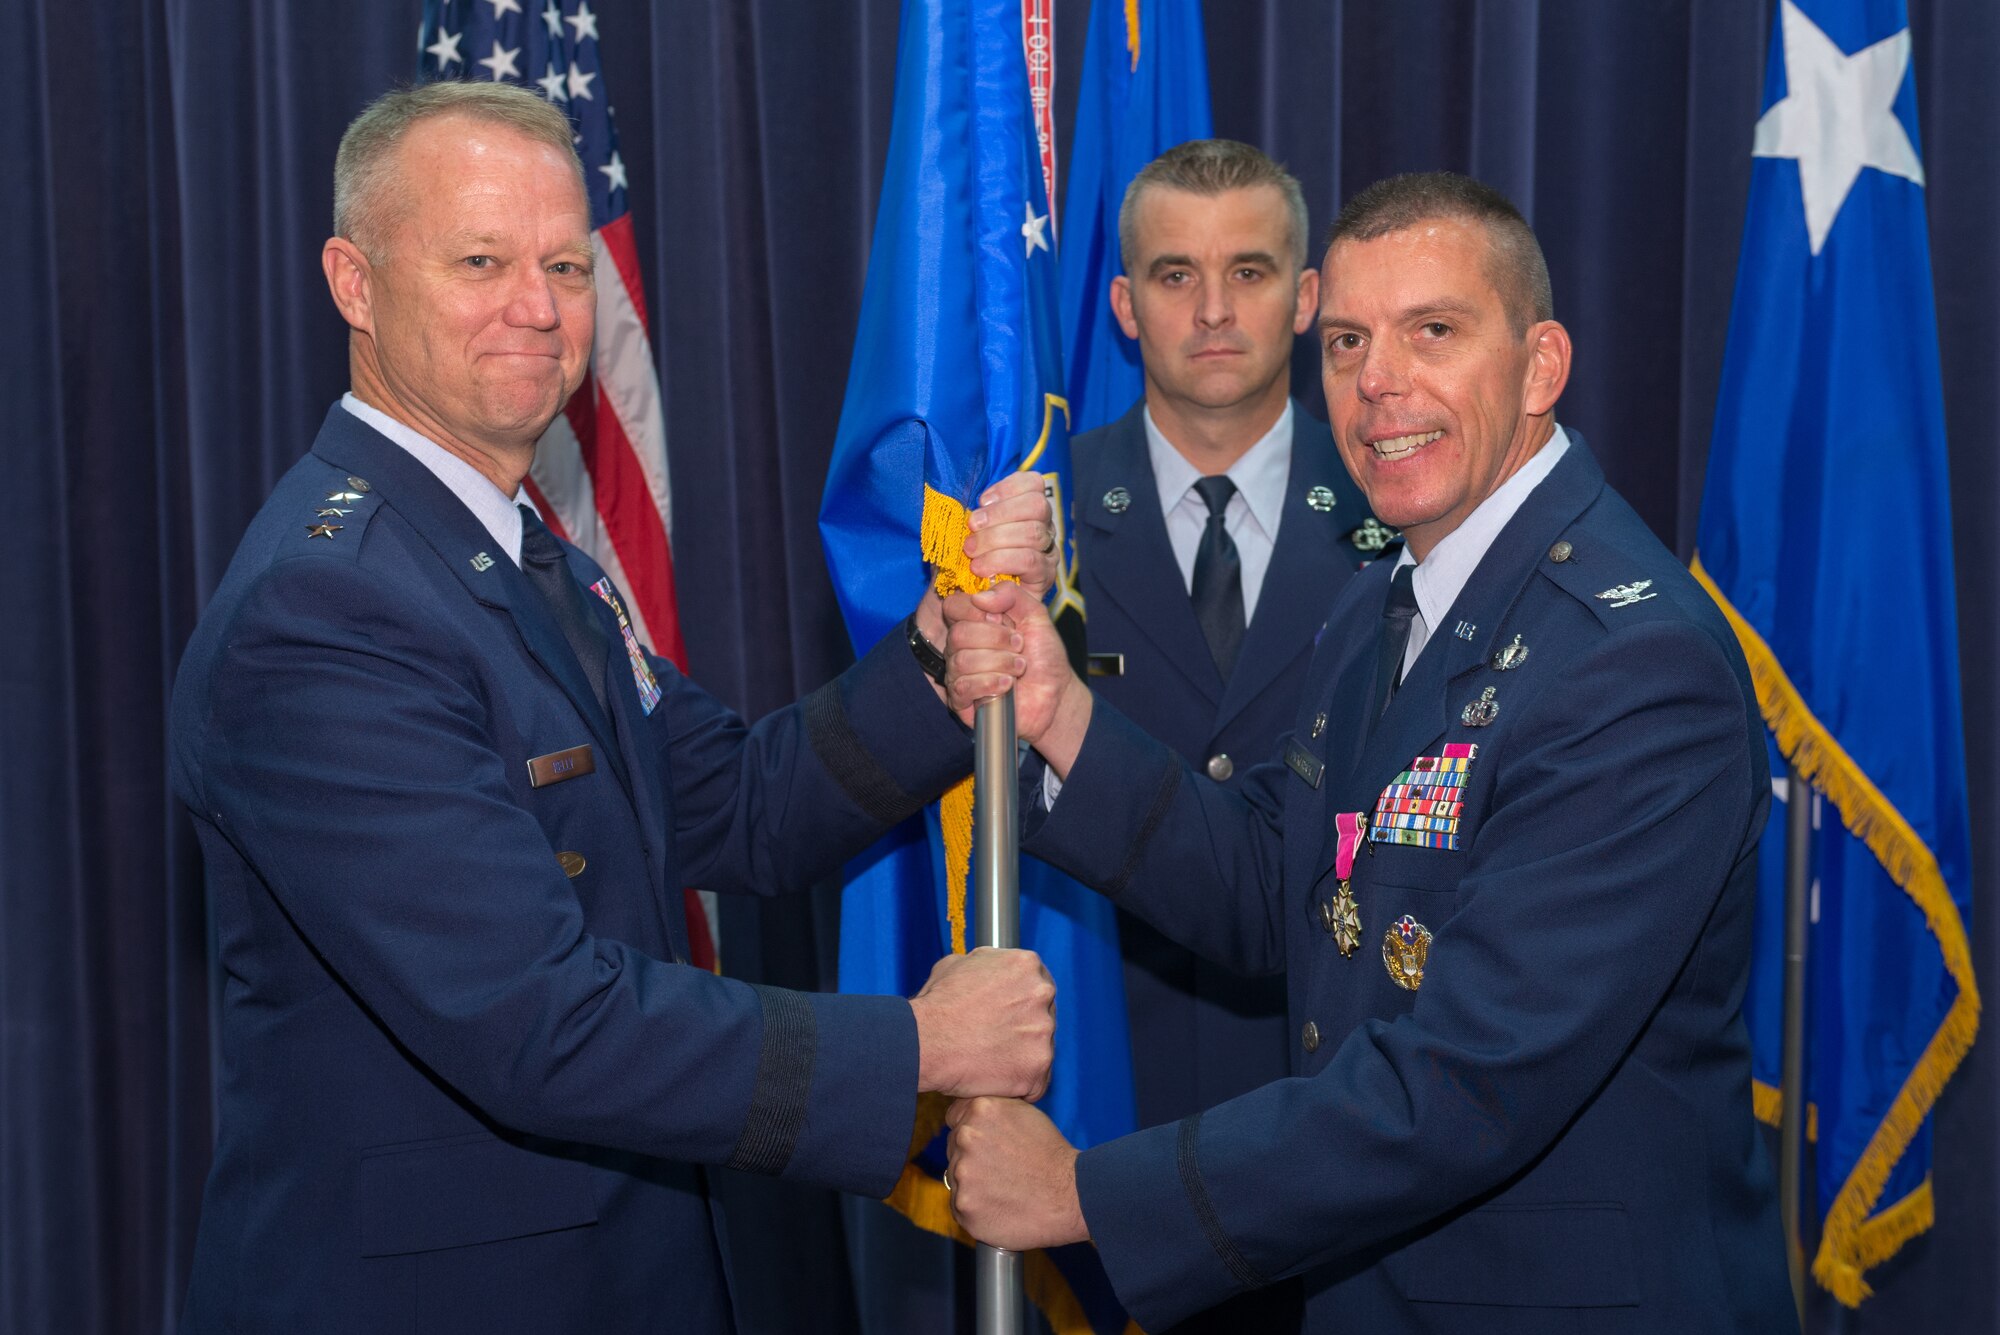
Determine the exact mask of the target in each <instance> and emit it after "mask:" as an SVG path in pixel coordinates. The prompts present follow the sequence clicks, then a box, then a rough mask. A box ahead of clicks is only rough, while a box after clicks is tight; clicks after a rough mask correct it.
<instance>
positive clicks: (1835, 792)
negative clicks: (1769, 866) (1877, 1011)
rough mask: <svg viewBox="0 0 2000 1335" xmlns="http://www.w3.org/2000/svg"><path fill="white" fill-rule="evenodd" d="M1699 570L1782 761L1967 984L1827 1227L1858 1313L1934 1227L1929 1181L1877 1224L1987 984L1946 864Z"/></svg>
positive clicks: (1826, 1272)
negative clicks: (1897, 891)
mask: <svg viewBox="0 0 2000 1335" xmlns="http://www.w3.org/2000/svg"><path fill="white" fill-rule="evenodd" d="M1693 570H1694V577H1695V578H1696V579H1697V580H1699V581H1700V582H1701V586H1702V587H1703V588H1704V589H1707V590H1708V594H1709V596H1710V597H1711V598H1713V599H1715V604H1716V606H1717V607H1720V608H1721V609H1722V614H1723V615H1724V616H1725V617H1727V618H1728V619H1729V625H1730V628H1731V629H1732V630H1734V631H1735V632H1736V639H1737V641H1738V643H1740V644H1741V645H1742V646H1743V656H1744V658H1745V659H1747V660H1748V661H1749V664H1750V680H1751V683H1752V684H1753V685H1754V686H1755V687H1756V689H1757V704H1758V707H1759V708H1760V709H1761V710H1762V712H1763V715H1764V722H1765V724H1766V725H1767V726H1768V727H1769V728H1770V729H1771V733H1772V735H1773V736H1774V737H1775V738H1776V739H1777V743H1778V750H1779V752H1780V753H1782V754H1783V755H1784V756H1785V758H1786V759H1787V760H1789V761H1790V762H1791V763H1792V764H1793V765H1795V766H1797V767H1798V770H1799V773H1801V774H1803V775H1804V776H1805V777H1806V779H1807V781H1809V782H1810V783H1811V784H1812V786H1813V787H1814V789H1816V790H1817V791H1818V792H1819V793H1820V794H1821V795H1822V796H1824V797H1825V798H1826V799H1827V800H1828V801H1829V802H1831V803H1832V804H1833V806H1834V809H1835V810H1837V811H1839V812H1840V819H1841V823H1842V824H1843V825H1845V826H1846V827H1847V829H1848V831H1849V832H1850V833H1851V834H1853V835H1854V837H1855V838H1857V839H1859V840H1861V841H1862V842H1863V843H1865V844H1867V845H1868V850H1869V852H1871V853H1873V854H1874V855H1875V857H1876V860H1877V861H1879V862H1880V863H1881V864H1882V867H1883V869H1884V870H1885V871H1887V872H1888V873H1889V877H1890V879H1891V880H1893V881H1895V883H1896V884H1897V885H1898V886H1900V887H1902V889H1903V892H1904V893H1905V894H1907V895H1908V896H1909V897H1910V899H1911V901H1912V902H1913V903H1915V904H1916V906H1917V907H1918V909H1920V910H1922V912H1923V915H1924V921H1925V923H1926V924H1927V925H1928V926H1929V927H1930V931H1931V935H1932V936H1933V937H1935V938H1936V939H1937V943H1938V950H1939V952H1940V954H1942V955H1943V957H1944V966H1945V969H1946V971H1947V972H1948V973H1950V974H1951V977H1952V981H1953V982H1955V983H1956V984H1957V985H1958V996H1957V997H1956V998H1955V999H1954V1000H1953V1001H1952V1004H1951V1009H1950V1010H1949V1011H1947V1012H1945V1017H1944V1021H1943V1023H1941V1024H1940V1025H1939V1026H1938V1029H1937V1032H1936V1033H1934V1034H1932V1035H1931V1039H1930V1042H1929V1043H1928V1044H1926V1045H1925V1047H1924V1052H1923V1055H1922V1056H1921V1057H1919V1058H1918V1059H1917V1064H1916V1065H1915V1066H1914V1067H1912V1068H1911V1070H1910V1074H1909V1076H1908V1078H1907V1079H1905V1080H1904V1082H1903V1087H1902V1089H1900V1090H1898V1091H1897V1093H1896V1098H1895V1100H1894V1102H1892V1103H1891V1104H1890V1105H1889V1111H1888V1113H1887V1114H1886V1115H1885V1116H1884V1117H1883V1118H1882V1122H1881V1124H1880V1125H1878V1126H1877V1127H1876V1128H1875V1133H1874V1134H1873V1135H1872V1136H1870V1137H1869V1139H1868V1144H1867V1146H1866V1147H1864V1148H1863V1149H1862V1151H1861V1156H1860V1158H1858V1159H1856V1160H1855V1163H1854V1170H1853V1171H1852V1172H1851V1173H1849V1174H1848V1177H1847V1181H1845V1182H1843V1183H1841V1185H1840V1190H1839V1191H1838V1192H1836V1193H1835V1194H1834V1198H1833V1204H1832V1205H1831V1206H1830V1207H1828V1209H1827V1212H1826V1221H1825V1223H1824V1224H1823V1225H1822V1227H1821V1231H1820V1244H1819V1254H1818V1255H1817V1256H1815V1257H1814V1258H1813V1278H1814V1279H1816V1280H1818V1281H1819V1282H1820V1285H1821V1286H1822V1287H1823V1288H1825V1289H1826V1291H1827V1292H1829V1293H1831V1294H1832V1295H1833V1296H1834V1297H1835V1298H1838V1299H1839V1300H1840V1301H1841V1302H1843V1303H1845V1304H1846V1305H1847V1306H1849V1307H1856V1306H1859V1305H1860V1303H1861V1300H1862V1299H1863V1298H1866V1297H1867V1296H1868V1295H1869V1294H1870V1293H1872V1292H1873V1290H1872V1289H1870V1288H1869V1287H1868V1283H1867V1281H1866V1280H1865V1279H1863V1278H1862V1275H1863V1272H1865V1271H1866V1270H1868V1269H1869V1268H1870V1267H1871V1266H1876V1265H1880V1264H1881V1263H1882V1262H1883V1261H1886V1260H1888V1259H1889V1258H1890V1257H1891V1256H1894V1255H1895V1254H1896V1251H1897V1249H1898V1248H1900V1247H1901V1246H1902V1245H1903V1244H1904V1243H1905V1242H1908V1241H1909V1240H1910V1239H1911V1238H1913V1237H1915V1236H1916V1235H1917V1234H1919V1233H1922V1232H1923V1231H1924V1230H1925V1229H1927V1228H1929V1227H1930V1226H1931V1221H1932V1219H1933V1218H1934V1215H1935V1212H1934V1208H1933V1205H1932V1202H1931V1195H1930V1190H1929V1185H1930V1183H1929V1179H1928V1178H1926V1179H1925V1182H1924V1185H1923V1186H1922V1187H1919V1188H1918V1189H1917V1190H1916V1191H1913V1192H1911V1193H1910V1194H1909V1195H1908V1196H1905V1197H1904V1198H1903V1199H1902V1200H1900V1201H1898V1202H1896V1204H1894V1205H1892V1206H1890V1207H1889V1208H1888V1209H1886V1210H1884V1211H1882V1212H1881V1213H1880V1214H1878V1215H1876V1216H1875V1217H1874V1218H1873V1219H1871V1218H1869V1217H1868V1216H1869V1212H1870V1211H1871V1210H1873V1209H1874V1208H1875V1206H1876V1204H1877V1203H1878V1202H1879V1201H1880V1200H1881V1199H1882V1192H1883V1190H1884V1189H1885V1188H1886V1187H1887V1186H1888V1182H1889V1172H1890V1170H1891V1169H1893V1168H1894V1167H1895V1166H1896V1163H1897V1161H1898V1160H1900V1159H1901V1158H1902V1157H1903V1152H1904V1151H1905V1150H1907V1149H1908V1148H1909V1147H1910V1141H1911V1140H1913V1139H1915V1137H1916V1134H1917V1132H1918V1130H1920V1129H1921V1128H1922V1126H1923V1124H1924V1119H1925V1118H1926V1117H1928V1116H1929V1115H1930V1111H1931V1107H1932V1105H1933V1104H1935V1103H1936V1102H1937V1096H1938V1094H1939V1093H1940V1092H1941V1091H1942V1090H1943V1089H1944V1087H1945V1084H1946V1082H1948V1081H1949V1080H1950V1079H1951V1077H1952V1073H1953V1072H1954V1071H1956V1070H1957V1069H1958V1064H1959V1062H1961V1061H1963V1060H1964V1058H1965V1054H1966V1052H1967V1051H1968V1050H1969V1049H1970V1048H1971V1047H1972V1040H1973V1038H1974V1037H1975V1036H1976V1035H1977V1034H1978V1032H1979V986H1978V983H1977V982H1976V980H1975V979H1974V978H1973V976H1972V952H1971V950H1970V948H1969V947H1968V945H1967V943H1966V939H1965V922H1964V920H1963V919H1962V918H1960V917H1959V913H1958V906H1957V905H1956V904H1954V903H1952V899H1951V890H1950V888H1949V887H1948V886H1946V885H1945V882H1944V875H1943V873H1942V872H1940V871H1939V869H1938V861H1937V855H1936V854H1934V853H1933V852H1931V850H1930V848H1929V846H1928V845H1926V844H1925V843H1924V841H1923V839H1922V838H1921V837H1919V836H1918V834H1917V832H1916V831H1915V830H1913V829H1911V828H1910V823H1909V822H1908V821H1907V820H1905V819H1903V815H1902V813H1901V812H1899V811H1897V810H1896V808H1895V806H1894V804H1892V803H1891V802H1890V801H1889V799H1888V798H1887V797H1885V796H1884V795H1883V793H1882V791H1881V789H1879V788H1877V787H1876V786H1875V784H1874V782H1873V781H1872V780H1871V779H1869V777H1868V776H1867V775H1866V774H1865V773H1863V772H1862V769H1861V767H1860V766H1859V765H1858V764H1856V763H1855V761H1854V758H1853V757H1852V756H1850V755H1848V754H1847V751H1846V749H1845V748H1844V747H1842V746H1841V744H1840V743H1839V742H1838V741H1837V740H1835V738H1834V736H1833V734H1832V733H1830V732H1828V731H1827V730H1826V726H1825V725H1824V724H1822V723H1821V722H1820V721H1819V720H1818V719H1817V718H1815V717H1814V716H1813V713H1812V711H1811V710H1810V709H1809V708H1807V706H1806V702H1805V700H1804V698H1803V697H1802V696H1800V695H1799V692H1798V688H1797V687H1796V686H1794V685H1793V684H1792V680H1791V678H1790V677H1789V676H1788V675H1786V673H1785V669H1784V666H1783V665H1782V664H1781V663H1779V662H1778V656H1777V655H1776V654H1774V653H1772V652H1771V646H1769V645H1768V644H1766V643H1764V637H1763V636H1761V635H1759V634H1758V633H1757V631H1756V629H1755V628H1754V627H1753V626H1751V624H1750V623H1749V622H1748V621H1745V620H1744V619H1743V617H1742V615H1741V614H1740V613H1739V612H1737V610H1736V608H1735V607H1734V606H1732V605H1731V603H1730V601H1729V599H1728V598H1727V597H1725V596H1724V595H1723V593H1722V590H1721V589H1719V588H1717V587H1716V585H1715V581H1714V580H1713V579H1711V578H1709V574H1708V572H1707V571H1706V570H1704V569H1703V568H1702V564H1701V556H1700V554H1699V553H1697V554H1696V556H1695V559H1694V566H1693Z"/></svg>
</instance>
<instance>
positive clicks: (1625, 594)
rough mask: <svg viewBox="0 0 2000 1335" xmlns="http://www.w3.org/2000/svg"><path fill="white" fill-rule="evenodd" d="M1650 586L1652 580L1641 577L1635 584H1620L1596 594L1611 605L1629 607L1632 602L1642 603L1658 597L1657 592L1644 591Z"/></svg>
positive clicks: (1651, 585)
mask: <svg viewBox="0 0 2000 1335" xmlns="http://www.w3.org/2000/svg"><path fill="white" fill-rule="evenodd" d="M1652 587H1653V581H1652V580H1650V579H1642V580H1640V581H1639V582H1638V583H1636V584H1620V585H1618V586H1617V587H1616V588H1612V589H1606V590H1605V591H1604V592H1603V593H1600V594H1598V595H1597V596H1598V597H1600V598H1602V599H1604V600H1605V601H1606V602H1608V603H1610V604H1611V605H1612V606H1613V607H1630V606H1631V605H1632V604H1633V603H1643V602H1645V601H1646V600H1647V599H1648V598H1657V597H1659V596H1660V595H1659V594H1657V593H1647V592H1646V590H1648V589H1650V588H1652Z"/></svg>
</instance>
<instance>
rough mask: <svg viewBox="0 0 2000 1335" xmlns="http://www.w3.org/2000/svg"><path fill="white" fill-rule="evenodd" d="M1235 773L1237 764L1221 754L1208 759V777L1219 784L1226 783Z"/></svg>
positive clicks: (1218, 753)
mask: <svg viewBox="0 0 2000 1335" xmlns="http://www.w3.org/2000/svg"><path fill="white" fill-rule="evenodd" d="M1235 772H1236V762H1235V761H1233V760H1231V759H1230V758H1229V757H1228V756H1226V755H1223V754H1222V753H1221V752H1219V751H1218V752H1217V753H1216V754H1214V755H1212V756H1210V757H1209V758H1208V777H1209V778H1211V779H1214V780H1215V781H1216V782H1217V783H1222V782H1225V781H1226V780H1227V779H1228V778H1229V776H1230V775H1232V774H1234V773H1235Z"/></svg>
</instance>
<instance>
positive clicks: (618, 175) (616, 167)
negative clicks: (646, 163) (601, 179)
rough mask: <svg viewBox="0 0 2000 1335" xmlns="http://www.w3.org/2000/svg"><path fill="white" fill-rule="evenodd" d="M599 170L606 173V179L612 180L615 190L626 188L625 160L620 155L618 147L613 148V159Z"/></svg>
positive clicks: (612, 186)
mask: <svg viewBox="0 0 2000 1335" xmlns="http://www.w3.org/2000/svg"><path fill="white" fill-rule="evenodd" d="M597 170H599V171H601V172H603V173H604V175H605V179H607V180H609V181H610V182H611V188H612V189H613V190H623V189H625V160H624V159H623V158H621V157H619V156H618V152H617V150H616V149H613V150H612V153H611V161H610V162H607V163H606V164H605V165H604V166H602V167H599V168H598V169H597Z"/></svg>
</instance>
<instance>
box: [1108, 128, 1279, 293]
mask: <svg viewBox="0 0 2000 1335" xmlns="http://www.w3.org/2000/svg"><path fill="white" fill-rule="evenodd" d="M1260 185H1268V186H1270V187H1271V188H1272V189H1273V190H1276V191H1277V192H1278V194H1279V195H1280V197H1282V198H1283V199H1284V201H1285V214H1286V219H1285V221H1286V231H1287V232H1288V233H1289V235H1288V236H1287V238H1286V239H1287V241H1289V243H1290V250H1291V253H1292V267H1293V268H1295V269H1303V268H1305V267H1306V244H1307V238H1308V231H1307V229H1308V227H1309V226H1310V224H1309V223H1308V222H1307V220H1306V197H1305V193H1304V192H1303V191H1301V190H1300V189H1299V183H1298V181H1297V180H1296V179H1294V178H1293V176H1292V174H1291V173H1290V172H1288V171H1286V170H1285V169H1284V167H1283V166H1281V165H1279V164H1278V163H1276V162H1273V161H1272V160H1271V159H1270V158H1269V157H1268V156H1267V155H1266V154H1265V153H1264V152H1263V150H1262V149H1259V148H1256V147H1253V146H1252V145H1250V144H1244V143H1238V142H1237V141H1236V140H1234V139H1190V140H1188V141H1187V142H1186V143H1185V144H1177V145H1175V146H1174V147H1172V148H1170V149H1168V150H1167V151H1166V152H1164V153H1162V154H1160V156H1158V157H1157V158H1154V159H1153V160H1152V161H1151V162H1149V163H1147V164H1146V165H1145V166H1144V167H1141V168H1140V169H1139V174H1138V175H1137V176H1134V177H1133V178H1132V184H1130V185H1128V186H1126V187H1125V199H1124V202H1123V203H1121V204H1120V205H1119V206H1118V257H1119V259H1120V260H1121V261H1122V262H1123V263H1124V266H1125V272H1127V273H1130V272H1131V271H1132V264H1133V261H1134V255H1133V252H1134V251H1135V250H1137V249H1138V244H1139V239H1138V231H1139V222H1138V212H1139V209H1138V204H1139V196H1141V195H1143V194H1144V193H1146V191H1148V190H1151V189H1153V188H1154V187H1155V186H1158V187H1161V188H1164V189H1168V190H1184V191H1186V192H1187V193H1188V194H1190V195H1210V196H1213V195H1219V194H1222V193H1223V192H1224V191H1226V190H1251V189H1255V188H1256V187H1257V186H1260Z"/></svg>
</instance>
